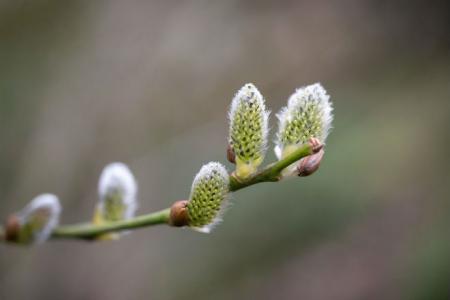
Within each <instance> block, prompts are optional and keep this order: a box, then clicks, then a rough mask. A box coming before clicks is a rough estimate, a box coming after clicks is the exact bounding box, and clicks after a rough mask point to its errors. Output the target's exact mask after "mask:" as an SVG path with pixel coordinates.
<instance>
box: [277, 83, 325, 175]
mask: <svg viewBox="0 0 450 300" xmlns="http://www.w3.org/2000/svg"><path fill="white" fill-rule="evenodd" d="M332 110H333V107H332V104H331V102H330V96H329V95H328V94H327V92H326V91H325V89H324V88H323V87H322V85H320V84H319V83H316V84H313V85H309V86H306V87H303V88H299V89H298V90H297V91H296V92H295V93H294V94H293V95H292V96H291V97H290V98H289V100H288V105H287V106H286V107H284V108H282V109H281V111H280V112H279V113H278V114H277V117H278V120H279V123H278V132H277V138H276V141H275V144H276V146H275V149H274V150H275V154H276V156H277V157H278V159H283V158H284V157H286V156H287V155H289V154H291V153H292V152H294V151H295V150H297V149H298V148H299V147H300V146H301V145H303V144H305V143H306V142H308V141H310V140H311V139H315V140H317V141H318V142H319V144H320V145H322V144H323V143H324V142H325V139H326V138H327V136H328V133H329V131H330V128H331V122H332V120H333V115H332ZM310 160H311V159H310ZM295 173H297V171H296V167H295V165H291V166H290V167H288V168H286V169H285V170H284V171H283V176H286V175H293V174H295Z"/></svg>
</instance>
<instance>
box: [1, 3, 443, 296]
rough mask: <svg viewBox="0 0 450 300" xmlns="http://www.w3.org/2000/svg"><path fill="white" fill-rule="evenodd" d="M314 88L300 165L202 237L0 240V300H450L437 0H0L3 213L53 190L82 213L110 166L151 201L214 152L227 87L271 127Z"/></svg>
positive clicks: (183, 233) (144, 204)
mask: <svg viewBox="0 0 450 300" xmlns="http://www.w3.org/2000/svg"><path fill="white" fill-rule="evenodd" d="M317 81H320V82H321V83H322V84H323V85H324V86H325V87H326V88H327V90H328V92H329V93H330V95H331V96H332V100H333V102H334V106H335V111H334V112H335V122H334V129H333V131H332V133H331V135H330V136H329V139H328V140H327V147H326V156H325V159H324V161H323V163H322V166H321V169H320V170H319V172H317V173H316V174H314V176H311V177H308V178H303V179H298V180H295V179H294V180H289V181H283V182H281V183H277V184H262V185H258V186H253V187H251V188H248V189H245V190H243V191H239V192H238V193H236V194H235V195H234V196H233V203H234V205H233V207H232V209H230V210H229V211H228V213H227V214H226V216H225V220H224V223H223V224H222V225H221V226H220V227H218V228H217V230H216V231H215V232H213V233H212V234H210V235H203V234H199V233H196V232H193V231H190V230H187V229H185V230H179V229H173V228H168V227H164V226H161V227H153V228H147V229H145V230H139V231H137V232H135V233H134V234H132V235H128V236H126V237H125V238H123V239H122V240H120V241H118V242H114V243H85V242H79V241H55V242H49V243H47V244H45V245H42V246H39V247H33V248H22V247H16V246H12V245H4V244H0V299H6V300H9V299H313V300H315V299H325V300H326V299H333V300H340V299H343V300H344V299H350V300H351V299H355V300H356V299H450V171H449V167H450V163H449V162H450V159H449V152H450V151H449V150H450V149H449V148H450V147H449V146H450V134H449V129H450V5H449V2H448V1H440V2H439V1H430V2H426V1H358V0H351V1H331V2H325V1H310V2H304V1H289V2H282V1H56V0H34V1H25V0H21V1H12V0H10V1H6V0H3V1H0V136H1V139H0V199H1V200H0V218H1V219H4V218H6V217H7V216H8V214H9V213H10V212H13V211H17V210H19V209H20V208H22V207H23V206H24V205H26V203H27V202H28V201H29V200H30V199H32V198H33V197H34V196H35V195H37V194H39V193H43V192H52V193H56V194H57V195H58V196H59V197H60V199H61V201H62V203H63V206H64V211H63V216H62V221H63V223H74V222H79V221H85V220H88V219H89V218H91V216H92V211H93V207H94V204H95V202H96V200H97V193H96V185H97V180H98V176H99V174H100V172H101V170H102V168H103V167H104V165H105V164H107V163H109V162H112V161H123V162H125V163H127V164H129V165H130V167H131V169H132V170H133V172H134V173H135V175H136V177H137V178H138V180H139V183H140V194H139V199H140V209H139V212H140V213H145V212H150V211H154V210H158V209H161V208H165V207H167V206H169V205H170V204H171V203H172V202H173V201H174V200H178V199H184V198H186V197H187V196H188V194H189V190H190V185H191V181H192V178H193V176H194V174H195V173H196V172H197V171H198V169H199V168H200V166H201V165H202V164H203V163H206V162H208V161H211V160H218V161H222V162H224V163H225V161H226V159H225V149H226V136H227V126H228V125H227V118H226V115H227V109H228V107H229V104H230V101H231V98H232V97H233V95H234V93H235V91H236V90H237V89H238V88H239V87H240V86H241V85H243V84H244V83H246V82H253V83H255V84H256V85H257V86H258V87H259V88H260V90H261V92H262V93H263V95H264V96H265V97H266V99H267V104H268V106H269V107H270V108H271V110H272V111H273V113H272V117H271V127H272V132H274V130H275V128H276V120H275V117H274V115H275V113H276V112H277V111H278V110H279V109H280V108H281V107H282V106H283V105H284V104H285V103H286V100H287V97H288V96H289V95H290V94H291V93H292V92H293V91H294V89H295V88H296V87H299V86H302V85H306V84H311V83H314V82H317ZM274 159H275V157H274V155H273V153H272V151H270V153H269V155H268V157H267V159H266V161H267V162H269V161H271V160H274ZM227 166H228V167H229V168H230V169H231V168H232V166H231V165H230V164H228V163H227Z"/></svg>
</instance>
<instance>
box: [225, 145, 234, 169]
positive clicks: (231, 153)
mask: <svg viewBox="0 0 450 300" xmlns="http://www.w3.org/2000/svg"><path fill="white" fill-rule="evenodd" d="M227 159H228V161H229V162H230V163H232V164H235V163H236V154H235V153H234V150H233V147H231V144H228V147H227Z"/></svg>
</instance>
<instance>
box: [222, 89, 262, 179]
mask: <svg viewBox="0 0 450 300" xmlns="http://www.w3.org/2000/svg"><path fill="white" fill-rule="evenodd" d="M269 114H270V112H269V111H268V110H267V109H266V105H265V101H264V98H263V96H262V95H261V93H260V92H259V90H258V89H257V88H256V86H255V85H254V84H252V83H247V84H245V85H244V86H243V87H242V88H241V89H239V91H238V92H237V93H236V95H235V96H234V98H233V100H232V102H231V107H230V112H229V113H228V118H229V121H230V127H229V135H228V142H229V145H230V147H231V149H232V150H233V153H234V155H235V161H236V171H237V175H238V176H242V177H247V176H249V175H250V174H252V173H254V172H255V171H256V168H257V167H258V166H259V165H260V164H261V163H262V161H263V159H264V156H265V154H266V150H267V140H268V131H269V129H268V128H269V125H268V119H269Z"/></svg>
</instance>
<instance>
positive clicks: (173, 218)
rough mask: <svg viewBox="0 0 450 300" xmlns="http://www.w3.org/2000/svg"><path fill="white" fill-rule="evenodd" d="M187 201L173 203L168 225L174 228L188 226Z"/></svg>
mask: <svg viewBox="0 0 450 300" xmlns="http://www.w3.org/2000/svg"><path fill="white" fill-rule="evenodd" d="M187 204H188V201H187V200H180V201H177V202H175V203H174V204H173V205H172V207H171V208H170V219H169V224H170V225H172V226H175V227H182V226H186V225H189V215H188V211H187Z"/></svg>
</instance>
